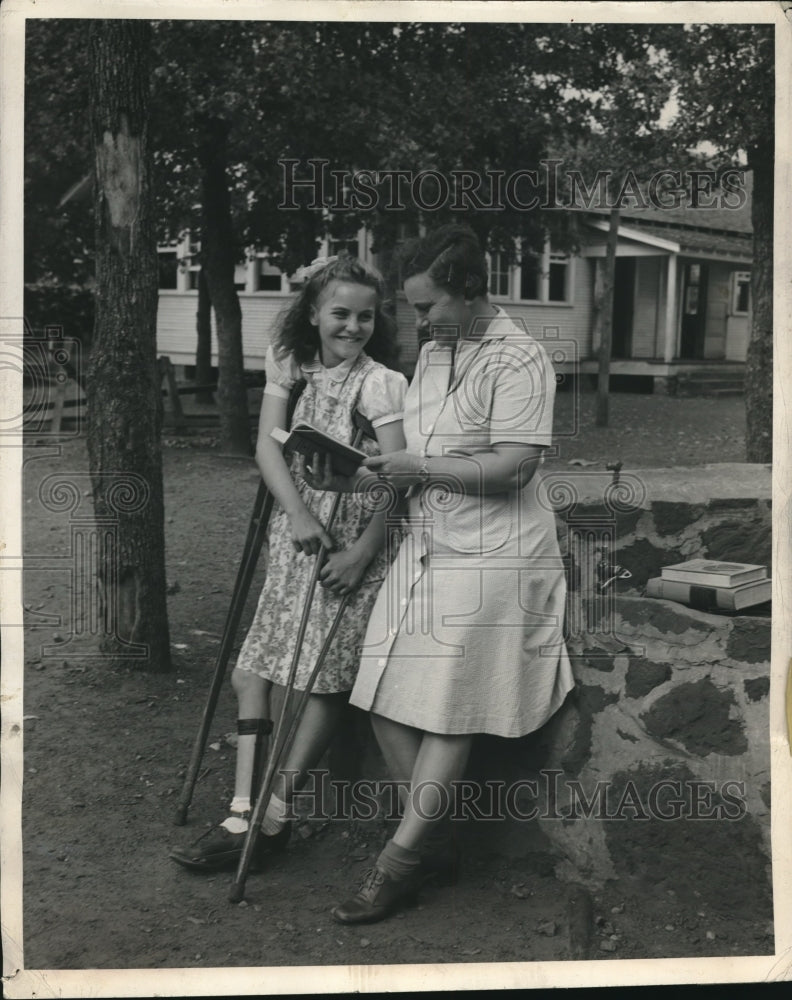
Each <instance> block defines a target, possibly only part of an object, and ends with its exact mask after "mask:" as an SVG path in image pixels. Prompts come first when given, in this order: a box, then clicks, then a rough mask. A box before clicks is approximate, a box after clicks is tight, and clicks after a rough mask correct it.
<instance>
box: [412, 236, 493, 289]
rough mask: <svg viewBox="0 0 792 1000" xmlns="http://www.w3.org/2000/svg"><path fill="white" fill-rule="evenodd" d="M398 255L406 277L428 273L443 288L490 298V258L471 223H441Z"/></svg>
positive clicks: (413, 241)
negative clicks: (488, 289)
mask: <svg viewBox="0 0 792 1000" xmlns="http://www.w3.org/2000/svg"><path fill="white" fill-rule="evenodd" d="M398 256H399V263H400V266H401V275H402V278H403V279H404V278H411V277H413V275H416V274H428V275H429V277H430V278H431V279H432V281H433V282H434V283H435V284H436V285H437V286H438V287H439V288H447V289H449V290H450V291H451V292H453V293H454V294H456V295H464V296H465V298H467V299H474V298H479V297H480V298H486V297H487V288H488V272H487V261H486V258H485V257H484V252H483V251H482V249H481V244H480V243H479V240H478V236H476V234H475V233H474V232H473V230H472V229H470V227H469V226H461V225H458V224H454V223H450V224H448V225H445V226H441V227H440V228H439V229H435V230H434V231H433V232H430V233H427V234H426V236H421V237H418V238H416V239H413V240H411V241H410V242H409V243H406V244H405V245H404V246H403V247H402V248H401V250H400V251H399V255H398Z"/></svg>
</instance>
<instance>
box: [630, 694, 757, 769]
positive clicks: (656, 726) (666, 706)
mask: <svg viewBox="0 0 792 1000" xmlns="http://www.w3.org/2000/svg"><path fill="white" fill-rule="evenodd" d="M735 708H736V702H735V699H734V692H733V691H732V690H731V689H729V688H726V689H722V688H718V687H716V686H715V685H714V684H713V683H712V681H711V680H710V679H709V678H708V677H704V678H702V679H701V680H698V681H691V682H688V683H685V684H680V685H678V686H677V687H675V688H674V689H673V690H671V691H669V692H668V694H666V695H663V696H662V697H661V698H658V700H657V701H656V702H654V704H653V705H652V707H651V708H650V709H648V710H647V711H646V712H644V713H642V715H641V720H642V722H643V723H644V725H645V727H646V731H647V732H648V733H649V735H650V736H653V737H654V738H655V739H656V740H660V741H667V740H673V741H674V742H676V743H681V744H682V746H684V748H685V749H686V750H687V751H688V752H689V753H692V754H698V755H699V756H701V757H706V756H707V755H708V754H711V753H718V754H724V755H727V756H736V755H737V754H742V753H745V751H746V750H747V749H748V741H747V739H746V737H745V725H744V720H743V719H742V718H740V717H733V709H735Z"/></svg>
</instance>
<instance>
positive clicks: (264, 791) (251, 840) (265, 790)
mask: <svg viewBox="0 0 792 1000" xmlns="http://www.w3.org/2000/svg"><path fill="white" fill-rule="evenodd" d="M354 419H355V427H356V430H355V437H354V440H353V442H352V447H353V448H356V447H357V446H358V445H359V444H360V442H361V440H362V438H363V435H364V433H368V434H369V435H370V436H371V437H374V436H375V434H374V429H373V428H372V427H371V424H370V423H369V421H368V420H366V418H365V417H363V416H362V415H361V414H359V413H357V412H355V414H354ZM341 496H342V494H340V493H338V494H336V496H335V498H334V500H333V505H332V507H331V509H330V514H329V516H328V519H327V524H326V525H325V531H327V532H329V531H330V530H331V528H332V525H333V521H334V520H335V516H336V514H337V512H338V507H339V504H340V502H341ZM326 555H327V550H326V549H325V547H324V546H322V547H321V548H320V550H319V552H318V554H317V556H316V562H315V563H314V569H313V573H312V574H311V579H310V582H309V584H308V593H307V594H306V596H305V603H304V604H303V610H302V615H301V617H300V624H299V627H298V630H297V638H296V641H295V646H294V653H293V655H292V661H291V664H290V666H289V674H288V677H287V679H286V685H285V692H284V697H283V704H282V705H281V710H280V714H279V716H278V724H277V726H276V728H275V735H274V736H273V739H272V749H271V752H270V756H269V760H268V762H267V768H266V771H265V773H264V780H263V781H262V785H261V790H260V792H259V795H258V798H257V799H256V803H255V805H254V807H253V811H252V813H251V816H250V822H249V825H248V830H247V835H246V837H245V843H244V846H243V848H242V856H241V857H240V859H239V865H238V867H237V871H236V875H235V876H234V881H233V882H232V883H231V889H230V891H229V894H228V898H229V900H230V901H231V902H232V903H240V902H241V901H242V900H243V898H244V895H245V882H246V880H247V873H248V869H249V868H250V862H251V860H252V857H253V851H254V849H255V846H256V839H257V838H258V834H259V827H260V825H261V820H262V817H263V812H264V810H265V808H266V806H267V803H268V802H269V799H270V795H271V794H272V786H273V784H274V782H275V774H276V773H277V770H278V768H279V767H280V765H281V761H282V760H283V759H284V757H285V756H286V754H287V753H288V752H289V749H290V748H291V745H292V743H293V742H294V738H295V735H296V733H297V728H298V726H299V724H300V720H301V719H302V716H303V713H304V712H305V708H306V706H307V704H308V696H309V695H310V693H311V691H312V690H313V686H314V683H315V681H316V678H317V677H318V675H319V671H320V670H321V668H322V666H323V664H324V660H325V658H326V656H327V653H328V650H329V649H330V644H331V643H332V641H333V639H334V638H335V634H336V632H337V630H338V626H339V625H340V624H341V618H342V616H343V613H344V610H345V609H346V605H347V602H348V600H349V598H348V597H347V596H345V597H343V598H342V599H341V602H340V604H339V606H338V609H337V611H336V614H335V618H334V619H333V623H332V625H331V626H330V630H329V632H328V633H327V636H326V638H325V640H324V642H323V643H322V648H321V649H320V651H319V655H318V657H317V659H316V663H315V664H314V667H313V670H312V671H311V675H310V677H309V678H308V682H307V684H306V686H305V689H304V690H303V691H302V692H301V696H300V699H299V701H298V703H297V707H296V709H295V712H294V717H293V718H292V721H291V725H290V726H289V730H288V732H287V733H286V734H285V736H284V733H283V731H284V727H285V722H286V718H287V716H288V709H289V704H290V702H291V698H292V695H293V693H294V681H295V678H296V675H297V664H298V663H299V660H300V654H301V652H302V644H303V641H304V639H305V632H306V629H307V627H308V618H309V616H310V613H311V604H312V603H313V596H314V592H315V590H316V584H317V582H318V580H319V572H320V570H321V568H322V565H323V564H324V560H325V557H326Z"/></svg>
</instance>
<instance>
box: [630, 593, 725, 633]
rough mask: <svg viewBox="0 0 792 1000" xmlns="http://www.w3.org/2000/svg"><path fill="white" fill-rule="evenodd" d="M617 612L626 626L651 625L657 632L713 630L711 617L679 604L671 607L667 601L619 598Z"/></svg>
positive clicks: (649, 598)
mask: <svg viewBox="0 0 792 1000" xmlns="http://www.w3.org/2000/svg"><path fill="white" fill-rule="evenodd" d="M677 609H678V610H677ZM617 610H618V613H619V614H620V615H621V617H622V619H623V620H624V621H625V622H627V623H628V624H630V625H651V626H652V627H653V628H656V629H657V630H658V632H672V633H674V634H675V635H681V634H682V633H683V632H687V631H689V630H691V629H692V630H694V631H696V632H702V633H707V632H711V631H712V629H713V625H712V623H711V621H710V619H711V618H712V615H704V614H702V613H701V612H699V611H696V610H694V609H693V608H686V607H683V605H681V604H678V605H673V606H672V605H671V603H670V602H669V601H658V600H656V599H655V598H652V597H645V598H621V599H620V600H619V602H618V605H617Z"/></svg>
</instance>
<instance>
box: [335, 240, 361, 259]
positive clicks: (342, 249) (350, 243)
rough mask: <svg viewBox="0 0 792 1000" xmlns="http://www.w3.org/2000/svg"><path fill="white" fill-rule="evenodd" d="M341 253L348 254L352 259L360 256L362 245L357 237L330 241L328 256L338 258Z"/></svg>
mask: <svg viewBox="0 0 792 1000" xmlns="http://www.w3.org/2000/svg"><path fill="white" fill-rule="evenodd" d="M340 253H348V254H349V256H350V257H358V256H359V255H360V244H359V241H358V238H357V236H351V237H349V238H346V239H340V240H334V239H328V241H327V256H328V257H337V256H338V255H339V254H340Z"/></svg>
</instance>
